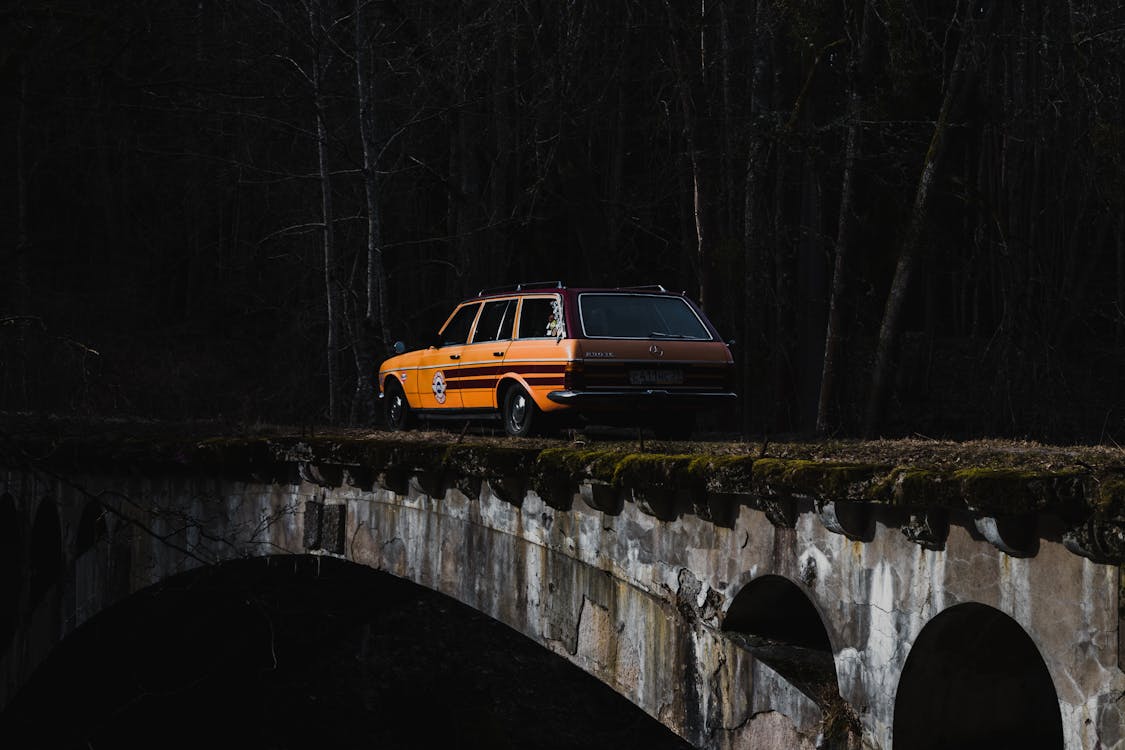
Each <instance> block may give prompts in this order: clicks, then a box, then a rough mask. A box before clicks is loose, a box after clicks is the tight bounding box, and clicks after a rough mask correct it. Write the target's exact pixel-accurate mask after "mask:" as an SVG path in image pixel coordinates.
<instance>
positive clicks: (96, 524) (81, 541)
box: [74, 500, 107, 557]
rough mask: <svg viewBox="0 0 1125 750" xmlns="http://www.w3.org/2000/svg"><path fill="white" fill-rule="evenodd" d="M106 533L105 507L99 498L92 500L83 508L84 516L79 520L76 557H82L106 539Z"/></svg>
mask: <svg viewBox="0 0 1125 750" xmlns="http://www.w3.org/2000/svg"><path fill="white" fill-rule="evenodd" d="M106 534H107V529H106V522H105V508H103V507H102V504H101V503H99V502H98V501H97V500H91V501H90V502H88V503H86V507H85V508H83V509H82V517H81V518H80V519H79V521H78V535H77V537H76V539H75V542H74V544H75V549H74V553H75V557H81V556H82V554H83V553H84V552H86V551H87V550H89V549H91V548H93V546H94V545H95V544H97V543H98V542H100V541H101V540H102V539H104V538H105V537H106Z"/></svg>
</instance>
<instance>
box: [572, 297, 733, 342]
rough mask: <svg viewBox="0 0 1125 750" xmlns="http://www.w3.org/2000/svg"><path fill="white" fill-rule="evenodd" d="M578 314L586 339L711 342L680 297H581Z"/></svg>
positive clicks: (685, 301)
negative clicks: (691, 340)
mask: <svg viewBox="0 0 1125 750" xmlns="http://www.w3.org/2000/svg"><path fill="white" fill-rule="evenodd" d="M578 312H579V316H580V317H581V319H582V330H583V333H584V335H585V336H586V337H588V338H615V339H696V340H701V341H710V340H711V333H710V331H708V330H707V326H705V325H704V324H703V321H701V320H700V319H699V316H698V315H696V314H695V310H693V309H692V308H691V305H689V304H688V303H687V300H685V299H683V298H682V297H658V296H655V295H649V294H600V293H598V294H582V295H579V297H578Z"/></svg>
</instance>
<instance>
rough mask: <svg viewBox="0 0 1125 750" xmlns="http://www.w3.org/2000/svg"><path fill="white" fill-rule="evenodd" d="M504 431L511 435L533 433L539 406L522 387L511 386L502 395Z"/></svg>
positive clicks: (521, 435) (519, 435)
mask: <svg viewBox="0 0 1125 750" xmlns="http://www.w3.org/2000/svg"><path fill="white" fill-rule="evenodd" d="M503 415H504V432H506V433H508V434H509V435H512V436H513V437H527V436H528V435H531V434H533V431H534V430H535V427H536V423H537V422H538V421H539V407H538V406H536V405H535V402H534V401H533V400H532V399H531V396H529V395H528V394H527V391H525V390H524V389H523V388H521V387H519V386H518V385H517V386H513V387H512V388H509V389H508V392H507V394H505V396H504V409H503Z"/></svg>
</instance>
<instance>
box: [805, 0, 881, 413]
mask: <svg viewBox="0 0 1125 750" xmlns="http://www.w3.org/2000/svg"><path fill="white" fill-rule="evenodd" d="M870 8H871V3H870V2H869V1H868V0H863V9H862V11H861V21H860V28H859V39H858V40H856V41H855V42H854V45H853V47H852V54H851V58H850V59H849V62H848V129H847V135H846V136H845V139H844V170H843V175H842V176H841V179H840V212H839V218H838V220H837V222H836V257H835V260H834V262H833V267H832V292H831V295H830V297H829V302H828V327H827V330H826V331H825V334H824V366H823V368H822V370H821V374H820V396H819V398H818V399H817V406H816V432H817V434H818V435H826V434H827V433H828V431H829V429H830V424H829V420H830V419H831V416H832V415H831V409H832V401H833V397H834V395H835V390H836V384H837V383H838V382H839V373H838V370H839V361H840V355H841V350H842V349H843V338H844V331H843V328H844V319H843V318H844V316H843V313H842V312H841V309H840V308H841V307H842V305H843V300H844V294H845V291H846V290H845V288H844V284H845V280H846V274H847V265H848V254H849V252H850V249H851V233H852V213H853V205H854V202H855V190H854V188H853V180H854V173H855V161H856V156H857V154H858V152H859V129H860V128H859V117H860V96H859V79H860V75H861V73H862V71H863V70H864V69H865V67H866V65H865V63H866V56H867V49H868V18H869V17H870V15H871V10H870Z"/></svg>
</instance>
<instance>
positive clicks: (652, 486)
mask: <svg viewBox="0 0 1125 750" xmlns="http://www.w3.org/2000/svg"><path fill="white" fill-rule="evenodd" d="M0 459H2V460H3V462H4V463H7V464H9V465H12V464H21V463H36V464H40V465H47V464H51V465H54V466H59V465H70V466H74V467H77V466H89V465H97V466H99V467H103V468H104V467H108V466H128V467H132V468H134V469H142V470H143V467H145V466H146V465H147V466H149V467H155V466H159V467H162V469H163V470H176V471H194V472H205V473H225V474H230V473H234V474H238V475H248V476H255V477H258V478H264V477H273V478H280V477H281V476H283V475H285V472H287V471H288V472H289V475H292V469H293V467H294V466H299V465H302V464H304V465H316V466H331V467H337V468H350V469H352V470H353V471H352V473H353V475H354V474H358V473H366V474H367V475H369V476H377V475H379V474H383V475H384V476H386V475H388V474H394V473H397V474H398V475H410V474H419V473H426V474H430V475H434V474H437V475H447V476H457V477H460V478H462V479H466V478H467V479H470V480H474V481H476V480H480V481H484V480H488V481H490V482H493V483H495V484H497V485H499V484H500V483H501V482H508V483H509V484H510V483H511V482H513V481H517V480H518V481H522V482H524V483H525V485H526V486H529V487H531V488H533V489H537V490H539V491H541V493H542V491H546V490H547V489H550V490H551V491H557V492H561V493H564V494H565V493H566V492H567V491H568V490H573V489H574V488H575V487H576V486H577V484H579V483H582V482H590V483H594V484H599V485H604V486H608V487H613V488H622V489H633V490H637V491H639V492H642V493H643V492H646V491H650V490H661V491H668V490H671V491H686V492H691V493H698V492H712V493H725V494H732V495H749V496H764V497H769V498H795V499H805V500H810V499H811V500H812V501H814V502H817V503H823V502H828V501H850V502H859V503H873V504H883V505H888V506H896V507H910V508H934V507H938V508H943V509H949V510H961V511H966V512H968V513H970V514H973V515H976V516H981V515H990V516H1015V515H1026V514H1034V513H1050V514H1054V515H1057V516H1059V517H1060V518H1062V519H1064V521H1066V522H1067V523H1068V524H1071V525H1073V524H1078V523H1088V524H1093V526H1092V527H1091V528H1092V529H1093V531H1092V532H1091V534H1093V536H1094V537H1096V538H1095V539H1094V541H1095V542H1097V543H1098V544H1101V545H1103V546H1107V545H1108V546H1109V547H1117V546H1125V449H1122V448H1121V447H1119V446H1049V445H1041V444H1037V443H1029V442H1025V441H996V440H981V441H968V442H954V441H938V440H921V439H914V440H876V441H860V440H855V441H810V442H777V443H769V442H744V441H722V442H708V441H701V442H675V443H667V442H660V441H648V442H647V444H646V442H644V441H643V440H642V439H640V438H639V437H638V438H637V439H627V438H626V439H622V438H621V437H620V436H618V437H617V438H614V437H613V436H610V437H608V438H601V439H599V438H591V437H588V436H583V437H582V438H581V439H571V440H562V439H555V440H551V439H539V440H530V439H515V438H505V437H494V436H490V435H480V434H472V435H468V434H464V433H456V432H442V431H418V432H410V433H389V432H379V431H371V430H363V429H347V428H335V429H332V430H323V431H320V430H314V429H311V428H307V427H306V428H283V427H257V428H254V429H246V428H238V429H232V428H230V427H225V426H222V425H216V424H213V423H193V424H190V425H169V424H164V423H140V424H138V423H126V422H121V423H106V422H100V423H95V424H87V425H76V424H75V423H73V422H68V423H60V422H51V421H44V420H39V421H28V420H24V421H23V422H18V423H13V421H12V420H10V419H9V420H7V421H3V420H0ZM330 473H331V472H330ZM334 476H342V471H337V472H335V474H334Z"/></svg>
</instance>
